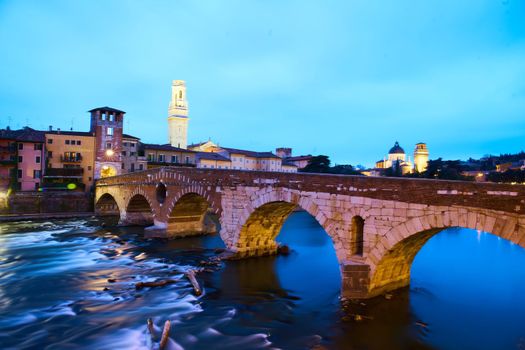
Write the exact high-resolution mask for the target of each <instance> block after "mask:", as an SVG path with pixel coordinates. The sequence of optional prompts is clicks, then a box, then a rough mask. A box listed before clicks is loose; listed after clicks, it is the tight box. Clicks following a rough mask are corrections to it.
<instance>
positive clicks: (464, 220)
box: [367, 208, 525, 296]
mask: <svg viewBox="0 0 525 350" xmlns="http://www.w3.org/2000/svg"><path fill="white" fill-rule="evenodd" d="M453 227H458V228H468V229H474V230H479V231H484V232H488V233H491V234H493V235H495V236H498V237H501V238H503V239H506V240H510V241H511V242H513V243H515V244H518V245H520V246H521V247H524V248H525V226H524V225H523V223H522V224H521V225H520V222H519V220H518V217H517V216H512V215H508V214H506V213H502V212H498V211H493V210H480V209H466V208H450V209H447V210H442V211H440V212H437V213H435V214H430V215H423V216H419V217H413V218H411V219H408V220H406V221H405V222H402V223H400V224H398V225H396V226H394V227H393V228H392V229H391V230H390V231H388V232H387V233H386V234H385V236H384V237H383V239H382V240H381V241H380V242H378V244H377V245H376V246H375V247H374V249H373V250H372V251H371V252H370V254H369V255H368V257H367V262H368V263H369V264H370V268H371V269H370V284H369V287H368V289H369V296H373V295H378V294H381V293H383V292H385V291H389V290H394V289H397V288H400V287H405V286H408V285H409V284H410V271H411V267H412V262H413V260H414V258H415V257H416V255H417V253H418V252H419V251H420V250H421V248H422V247H423V246H424V245H425V243H427V242H428V240H429V239H430V238H432V237H433V236H434V235H436V234H437V233H439V232H441V231H442V230H444V229H447V228H453Z"/></svg>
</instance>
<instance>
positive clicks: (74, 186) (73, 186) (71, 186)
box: [67, 183, 77, 190]
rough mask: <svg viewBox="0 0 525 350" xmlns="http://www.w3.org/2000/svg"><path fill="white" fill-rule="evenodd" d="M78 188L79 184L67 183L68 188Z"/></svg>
mask: <svg viewBox="0 0 525 350" xmlns="http://www.w3.org/2000/svg"><path fill="white" fill-rule="evenodd" d="M76 188H77V185H76V184H74V183H70V184H67V189H68V190H74V189H76Z"/></svg>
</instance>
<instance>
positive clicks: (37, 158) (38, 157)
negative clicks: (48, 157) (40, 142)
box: [35, 156, 40, 164]
mask: <svg viewBox="0 0 525 350" xmlns="http://www.w3.org/2000/svg"><path fill="white" fill-rule="evenodd" d="M35 163H37V164H39V163H40V156H36V159H35Z"/></svg>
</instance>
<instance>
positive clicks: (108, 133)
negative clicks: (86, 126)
mask: <svg viewBox="0 0 525 350" xmlns="http://www.w3.org/2000/svg"><path fill="white" fill-rule="evenodd" d="M106 131H107V132H106V134H107V135H108V136H113V128H107V129H106Z"/></svg>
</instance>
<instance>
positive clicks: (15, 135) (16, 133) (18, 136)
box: [0, 126, 46, 142]
mask: <svg viewBox="0 0 525 350" xmlns="http://www.w3.org/2000/svg"><path fill="white" fill-rule="evenodd" d="M0 138H3V139H9V140H14V141H20V142H45V140H46V135H45V133H44V132H43V131H39V130H35V129H32V128H30V127H28V126H26V127H24V128H22V129H19V130H10V129H1V130H0Z"/></svg>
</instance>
